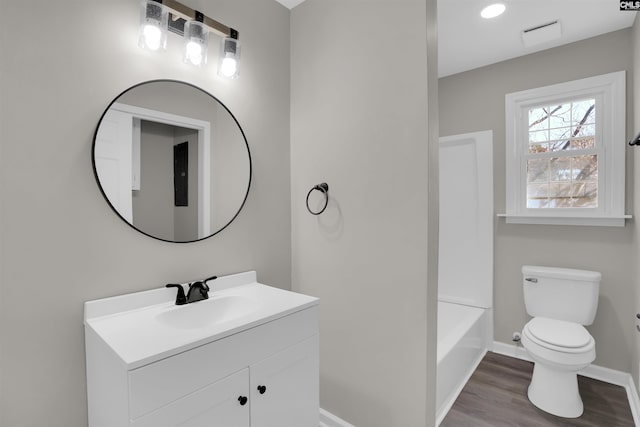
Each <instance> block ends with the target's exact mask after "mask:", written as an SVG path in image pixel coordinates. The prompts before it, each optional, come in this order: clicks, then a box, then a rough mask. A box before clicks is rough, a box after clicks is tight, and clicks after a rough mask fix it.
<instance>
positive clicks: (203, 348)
mask: <svg viewBox="0 0 640 427" xmlns="http://www.w3.org/2000/svg"><path fill="white" fill-rule="evenodd" d="M256 285H257V286H259V287H261V288H259V290H260V292H262V291H265V292H266V291H268V292H269V293H270V295H271V294H274V295H275V297H278V296H281V297H292V295H293V296H296V295H299V294H294V293H291V292H287V291H282V290H280V289H276V288H270V287H267V286H265V285H260V284H256ZM262 287H264V288H269V289H263V288H262ZM233 291H234V292H236V291H237V289H235V288H234V289H233ZM237 293H238V292H236V294H237ZM299 296H300V297H301V298H302V300H299V301H298V300H297V297H292V298H293V300H292V301H290V304H288V305H287V306H288V307H289V308H288V309H287V310H285V311H284V312H283V311H282V310H281V309H278V310H276V313H275V314H274V313H273V312H272V311H273V310H271V311H268V312H266V313H262V314H260V313H258V314H257V315H255V316H253V317H251V316H250V317H249V318H244V320H238V321H237V322H236V323H237V324H236V323H234V322H231V326H229V325H228V324H227V325H226V326H225V325H223V326H224V327H222V326H221V327H220V328H219V329H215V328H213V327H212V328H213V329H211V328H210V329H209V330H208V333H211V332H212V331H213V334H212V335H208V337H209V338H206V337H205V338H204V339H202V338H201V335H203V334H202V333H200V332H194V331H192V330H189V329H187V330H183V331H178V332H181V333H182V335H181V334H180V333H178V332H175V331H173V332H167V333H169V334H171V333H175V334H176V335H175V339H173V338H170V339H167V340H168V341H172V340H173V342H172V343H169V344H163V345H160V344H158V343H157V342H156V340H157V339H158V337H160V336H161V335H157V334H156V333H157V332H158V331H155V332H154V331H151V332H150V335H151V336H150V337H149V336H147V335H145V334H144V333H143V332H145V328H146V327H145V326H144V324H145V321H144V319H142V318H141V317H140V316H151V317H152V318H155V317H156V316H157V314H158V313H157V312H154V311H153V310H156V309H155V308H153V309H145V308H140V307H136V308H134V309H133V310H129V311H128V312H127V314H125V315H124V316H134V317H130V318H121V317H120V316H123V315H121V314H116V315H115V316H114V315H113V314H107V315H104V312H102V311H101V310H97V312H98V314H100V316H95V317H94V318H92V317H91V315H89V316H87V315H86V314H85V337H86V351H87V389H88V404H89V427H125V426H129V427H178V426H180V427H317V426H318V425H319V379H318V377H319V372H318V371H319V341H318V313H317V311H318V307H317V299H315V298H312V297H307V296H304V295H299ZM257 297H258V298H263V297H264V295H258V296H257ZM294 302H295V304H293V303H294ZM204 303H205V304H206V302H204ZM195 304H200V302H198V303H195ZM213 304H215V302H214V303H213ZM213 304H212V307H213ZM165 305H166V304H165ZM183 307H185V306H183ZM201 307H202V306H201ZM129 308H130V307H129ZM281 308H282V307H281ZM166 309H169V310H175V308H174V307H171V306H169V307H168V308H165V309H164V310H166ZM179 309H180V308H178V310H179ZM158 310H160V309H158ZM85 312H86V309H85ZM154 313H155V314H154ZM185 313H187V311H185ZM265 314H267V315H266V317H265ZM135 316H138V317H135ZM256 316H257V317H258V319H256ZM227 323H229V322H227ZM140 324H142V325H140ZM134 325H138V326H134ZM151 325H152V324H151ZM234 325H235V326H234ZM149 327H150V326H149ZM216 331H217V332H216ZM220 331H223V332H220ZM118 334H124V335H126V337H125V338H123V339H120V335H118ZM204 335H206V334H204ZM196 338H200V339H196ZM185 343H186V344H185ZM136 346H138V347H137V348H134V347H136ZM159 350H165V351H160V352H158V351H159Z"/></svg>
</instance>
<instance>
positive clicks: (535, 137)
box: [529, 130, 549, 142]
mask: <svg viewBox="0 0 640 427" xmlns="http://www.w3.org/2000/svg"><path fill="white" fill-rule="evenodd" d="M548 140H549V131H546V130H543V131H536V132H529V142H547V141H548Z"/></svg>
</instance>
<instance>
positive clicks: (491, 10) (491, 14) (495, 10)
mask: <svg viewBox="0 0 640 427" xmlns="http://www.w3.org/2000/svg"><path fill="white" fill-rule="evenodd" d="M506 8H507V7H506V6H505V5H504V4H502V3H495V4H492V5H489V6H487V7H485V8H484V9H482V12H480V16H482V17H483V18H486V19H490V18H495V17H496V16H500V15H502V13H503V12H504V10H505V9H506Z"/></svg>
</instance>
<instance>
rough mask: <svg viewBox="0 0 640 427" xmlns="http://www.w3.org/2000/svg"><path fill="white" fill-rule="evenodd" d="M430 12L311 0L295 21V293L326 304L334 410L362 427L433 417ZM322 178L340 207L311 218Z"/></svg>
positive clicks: (326, 395)
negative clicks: (314, 190) (309, 209)
mask: <svg viewBox="0 0 640 427" xmlns="http://www.w3.org/2000/svg"><path fill="white" fill-rule="evenodd" d="M427 7H428V8H429V9H430V13H429V16H430V17H434V16H436V15H435V1H432V0H427V1H425V0H377V1H371V0H353V1H344V0H307V1H306V2H304V3H302V4H301V5H300V6H297V7H296V8H294V9H293V10H292V14H291V57H292V68H291V192H292V194H291V201H292V239H293V240H292V241H293V244H292V255H293V260H292V268H293V273H292V286H293V289H294V290H297V291H300V292H303V293H307V294H311V295H316V296H319V297H320V299H321V316H320V341H321V343H322V344H321V350H320V360H321V361H322V362H321V372H320V384H321V386H320V397H321V406H322V407H323V408H325V409H327V410H329V411H330V412H332V413H334V414H336V415H338V416H340V417H341V418H344V419H346V420H348V421H349V422H351V423H353V424H355V425H357V426H363V427H364V426H367V427H375V426H380V427H389V426H412V427H413V426H416V427H417V426H424V425H433V422H434V420H433V414H434V409H433V407H434V402H433V400H434V390H433V386H434V384H435V375H434V370H435V363H436V360H435V359H436V358H435V346H436V341H435V330H434V328H435V310H436V308H435V305H436V298H435V287H436V279H435V277H437V276H436V275H437V271H436V268H437V267H436V266H437V260H436V257H437V254H436V251H433V250H431V251H430V250H429V249H432V248H433V247H435V248H437V194H436V192H435V190H434V189H435V188H437V179H436V178H434V177H437V167H436V166H437V153H435V152H430V151H432V150H433V149H434V148H437V147H434V146H435V145H437V122H436V114H437V108H436V107H435V102H436V101H437V95H436V94H437V82H436V79H435V75H436V72H437V71H436V70H437V67H436V63H435V60H434V55H435V48H434V44H433V43H434V42H435V37H434V34H433V31H430V32H429V37H430V38H429V42H430V44H429V54H430V57H429V59H430V61H429V64H428V67H427V12H426V8H427ZM429 20H430V27H429V29H430V30H435V26H434V22H433V18H429ZM427 76H429V77H430V78H429V83H431V84H432V86H431V87H428V79H427ZM427 94H428V95H429V96H430V98H431V101H430V104H429V106H430V107H432V108H431V109H428V104H427V103H428V101H427ZM429 135H431V136H433V137H434V138H433V139H432V141H431V144H432V145H431V146H429V144H428V136H429ZM320 182H327V183H328V184H329V194H330V196H331V197H330V202H329V206H328V207H327V210H326V212H324V213H323V214H321V215H319V216H312V215H311V214H309V212H307V209H306V207H305V197H306V195H307V192H308V190H309V189H310V188H312V187H313V186H314V185H316V184H318V183H320ZM431 191H433V193H431ZM316 196H318V194H315V195H314V198H312V200H311V204H312V206H313V207H314V208H317V207H318V206H317V205H318V203H321V200H320V199H319V198H317V197H316ZM434 212H435V214H434ZM428 231H429V234H428ZM427 237H428V239H427ZM428 245H431V246H430V248H428ZM429 297H431V298H429Z"/></svg>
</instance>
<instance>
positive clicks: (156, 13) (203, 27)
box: [138, 0, 240, 78]
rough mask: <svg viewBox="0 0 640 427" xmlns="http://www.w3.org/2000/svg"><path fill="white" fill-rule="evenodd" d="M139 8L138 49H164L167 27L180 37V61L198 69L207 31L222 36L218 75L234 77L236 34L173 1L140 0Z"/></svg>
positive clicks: (204, 56)
mask: <svg viewBox="0 0 640 427" xmlns="http://www.w3.org/2000/svg"><path fill="white" fill-rule="evenodd" d="M141 5H142V7H141V14H140V36H139V41H138V45H139V46H140V47H143V48H147V49H150V50H160V48H162V50H164V49H165V47H166V40H167V28H168V30H169V31H171V32H174V33H177V34H179V35H181V36H183V37H184V55H183V58H184V61H185V62H186V63H188V64H193V65H196V66H202V65H204V64H206V63H207V51H208V39H209V33H210V32H211V33H214V34H217V35H218V36H221V37H222V44H221V46H222V48H221V51H220V61H219V66H218V74H219V75H220V76H223V77H227V78H236V77H238V60H239V58H240V44H239V42H238V31H236V30H234V29H233V28H230V27H227V26H226V25H224V24H221V23H220V22H218V21H216V20H215V19H212V18H209V17H208V16H206V15H204V14H203V13H202V12H199V11H197V10H195V9H191V8H190V7H188V6H185V5H183V4H182V3H180V2H178V1H176V0H142V3H141Z"/></svg>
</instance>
